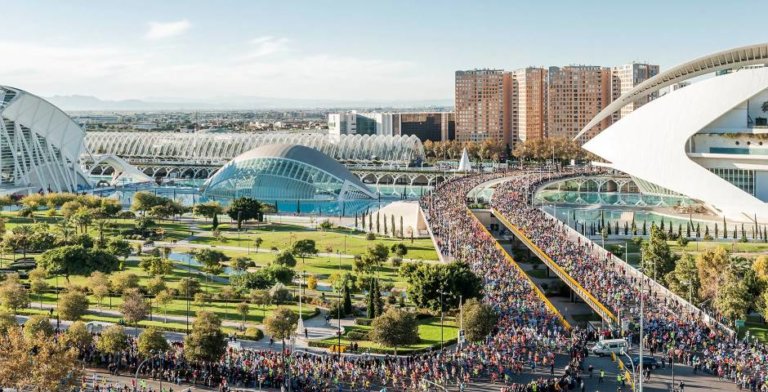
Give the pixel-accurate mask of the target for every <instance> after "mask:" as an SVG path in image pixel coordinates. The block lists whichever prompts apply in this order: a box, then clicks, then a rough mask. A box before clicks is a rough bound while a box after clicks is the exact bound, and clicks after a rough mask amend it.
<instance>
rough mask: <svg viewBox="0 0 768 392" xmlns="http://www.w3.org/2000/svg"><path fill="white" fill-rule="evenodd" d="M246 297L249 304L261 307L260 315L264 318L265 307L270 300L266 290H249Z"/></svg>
mask: <svg viewBox="0 0 768 392" xmlns="http://www.w3.org/2000/svg"><path fill="white" fill-rule="evenodd" d="M248 297H249V298H250V300H251V303H253V304H254V305H260V306H261V315H262V317H263V316H264V313H265V312H266V309H265V308H266V306H267V305H269V302H270V300H271V296H270V295H269V291H268V290H251V292H250V293H249V294H248Z"/></svg>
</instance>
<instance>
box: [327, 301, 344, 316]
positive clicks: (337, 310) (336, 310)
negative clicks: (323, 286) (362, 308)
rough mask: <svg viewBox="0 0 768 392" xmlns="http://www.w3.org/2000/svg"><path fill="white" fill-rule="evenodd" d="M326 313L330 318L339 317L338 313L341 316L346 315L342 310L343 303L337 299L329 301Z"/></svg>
mask: <svg viewBox="0 0 768 392" xmlns="http://www.w3.org/2000/svg"><path fill="white" fill-rule="evenodd" d="M328 314H329V315H330V316H331V318H336V317H339V314H341V317H344V316H346V315H347V314H346V313H345V312H344V304H343V303H341V302H339V301H334V302H332V303H331V306H329V307H328Z"/></svg>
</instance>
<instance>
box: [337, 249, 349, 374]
mask: <svg viewBox="0 0 768 392" xmlns="http://www.w3.org/2000/svg"><path fill="white" fill-rule="evenodd" d="M344 238H345V239H346V237H344ZM336 254H338V256H339V274H341V251H340V250H336ZM342 289H343V290H346V289H347V275H346V274H344V283H343V286H342V287H341V289H339V303H338V306H337V307H336V310H337V312H338V317H339V318H338V319H337V321H338V323H339V328H338V330H336V336H337V337H338V339H339V344H338V346H336V348H337V349H338V350H339V362H341V307H342V306H343V304H342V298H341V291H342Z"/></svg>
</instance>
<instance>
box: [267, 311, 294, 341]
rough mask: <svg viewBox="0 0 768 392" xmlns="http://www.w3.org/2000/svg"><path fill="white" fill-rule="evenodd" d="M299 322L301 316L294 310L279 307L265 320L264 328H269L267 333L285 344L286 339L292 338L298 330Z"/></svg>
mask: <svg viewBox="0 0 768 392" xmlns="http://www.w3.org/2000/svg"><path fill="white" fill-rule="evenodd" d="M298 320H299V316H298V315H297V314H296V313H294V312H293V311H292V310H290V309H288V308H284V307H282V306H279V307H278V308H277V309H275V310H274V311H273V312H272V314H270V315H269V317H267V318H266V319H265V320H264V326H265V327H266V328H267V333H269V334H270V335H272V337H273V338H275V339H280V340H282V341H283V344H285V339H288V338H290V337H291V334H292V333H293V331H295V330H296V323H297V322H298Z"/></svg>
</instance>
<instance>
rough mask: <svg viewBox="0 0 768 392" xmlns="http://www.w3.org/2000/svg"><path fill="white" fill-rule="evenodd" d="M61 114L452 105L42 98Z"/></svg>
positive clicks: (435, 103)
mask: <svg viewBox="0 0 768 392" xmlns="http://www.w3.org/2000/svg"><path fill="white" fill-rule="evenodd" d="M45 99H47V100H48V101H50V102H51V103H52V104H54V105H56V106H58V107H59V108H61V109H62V110H64V111H165V110H268V109H335V108H421V107H423V108H430V107H448V106H452V105H453V100H451V99H435V100H413V101H409V100H402V101H396V100H394V101H390V100H381V101H376V100H361V101H355V100H349V101H343V100H329V99H291V98H265V97H223V98H212V99H210V100H191V99H184V98H148V99H146V100H138V99H128V100H119V101H109V100H103V99H100V98H97V97H94V96H87V95H55V96H52V97H45Z"/></svg>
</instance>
